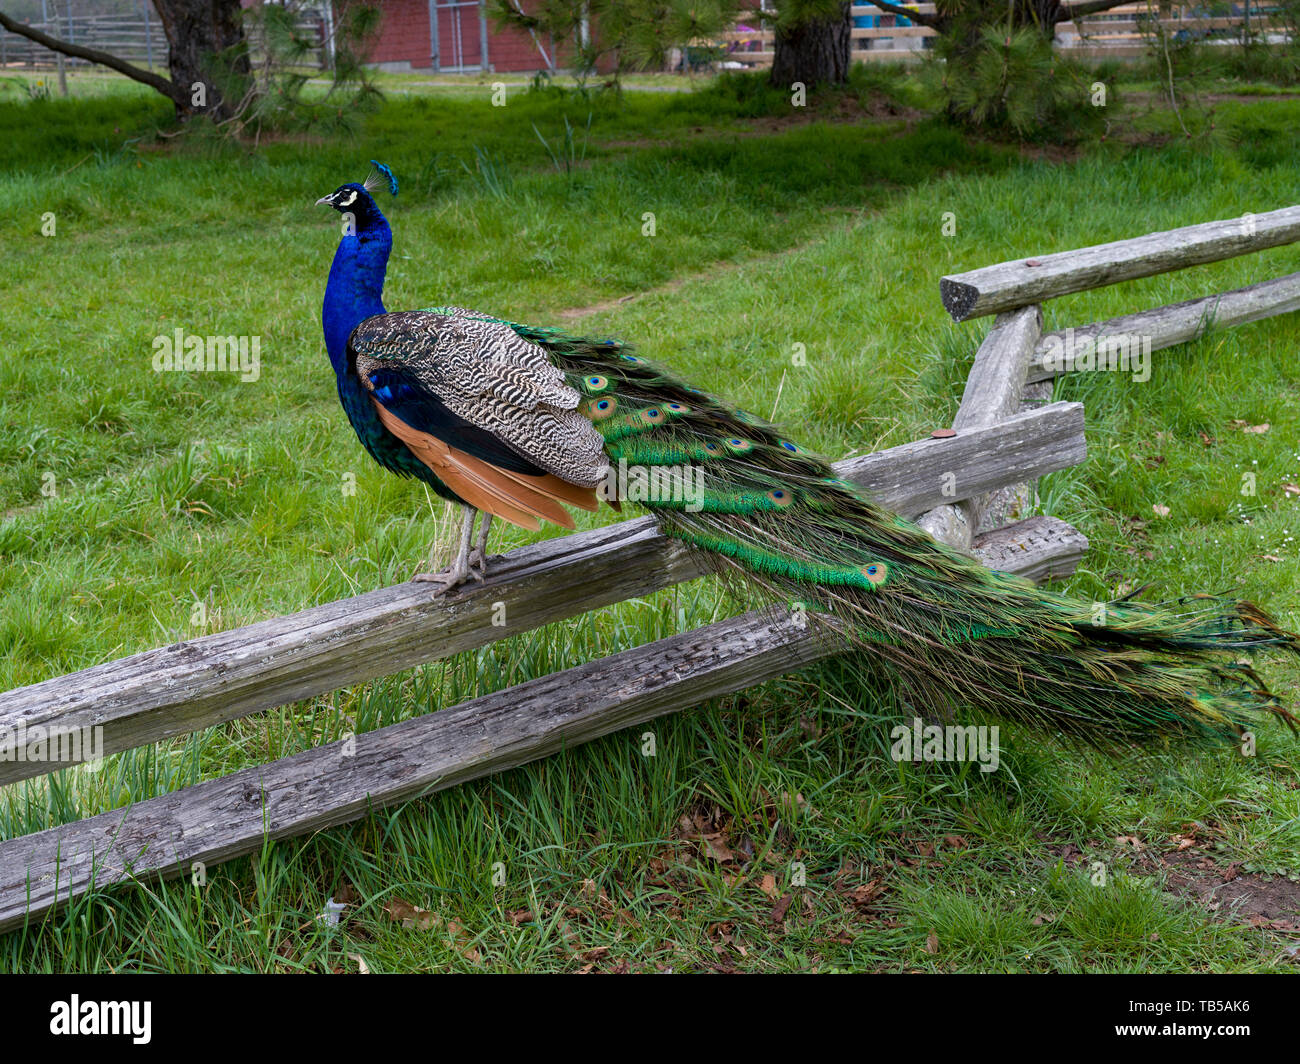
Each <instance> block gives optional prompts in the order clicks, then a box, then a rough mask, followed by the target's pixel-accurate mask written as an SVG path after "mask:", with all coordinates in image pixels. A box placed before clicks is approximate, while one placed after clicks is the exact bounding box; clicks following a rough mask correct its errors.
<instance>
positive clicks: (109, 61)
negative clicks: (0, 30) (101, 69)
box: [0, 11, 189, 107]
mask: <svg viewBox="0 0 1300 1064" xmlns="http://www.w3.org/2000/svg"><path fill="white" fill-rule="evenodd" d="M0 26H2V27H4V28H5V29H6V30H8V31H9V32H10V33H16V34H18V36H20V37H26V38H27V39H28V40H29V41H35V42H36V43H37V44H39V45H41V46H42V47H45V48H48V49H50V51H52V52H62V53H63V54H64V55H70V56H72V57H73V58H74V59H85V60H87V61H89V62H91V63H97V64H98V65H99V66H106V67H108V68H109V69H110V70H116V71H117V72H118V73H119V74H125V75H126V76H127V77H128V78H131V79H132V80H133V81H138V82H141V83H142V84H144V85H148V86H149V87H150V88H151V89H156V90H157V91H158V92H161V93H162V94H163V95H164V96H166V97H167V99H169V100H171V101H172V102H173V103H174V104H176V105H177V106H179V107H188V106H189V97H188V96H187V95H186V94H185V92H184V90H182V89H181V88H180V87H179V86H177V85H176V84H174V83H173V82H170V81H168V80H167V79H166V78H164V77H162V76H160V75H158V74H155V73H154V72H153V71H151V70H145V69H143V68H142V67H138V66H133V65H132V64H130V63H128V62H127V61H126V60H125V59H119V58H118V57H117V56H115V55H113V54H111V53H110V52H101V51H100V50H99V49H98V48H86V47H84V46H82V45H80V44H73V43H71V42H70V41H61V40H59V39H58V38H57V37H51V36H50V35H49V34H48V33H42V32H41V31H40V30H38V29H36V28H35V27H34V26H28V25H27V24H25V23H22V22H16V21H15V20H14V19H12V18H10V17H9V16H8V15H6V14H5V13H4V12H3V11H0Z"/></svg>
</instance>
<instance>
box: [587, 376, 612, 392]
mask: <svg viewBox="0 0 1300 1064" xmlns="http://www.w3.org/2000/svg"><path fill="white" fill-rule="evenodd" d="M582 386H583V388H585V389H586V390H587V391H588V392H589V393H593V394H594V393H596V392H603V391H604V390H605V389H606V388H608V387H609V378H608V377H600V376H593V377H588V378H586V379H585V380H584V381H583V382H582Z"/></svg>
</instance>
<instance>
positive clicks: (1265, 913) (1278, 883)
mask: <svg viewBox="0 0 1300 1064" xmlns="http://www.w3.org/2000/svg"><path fill="white" fill-rule="evenodd" d="M1147 856H1148V857H1149V859H1148V861H1147V862H1146V864H1147V865H1148V866H1149V867H1151V868H1152V870H1153V871H1163V872H1164V875H1165V890H1166V891H1168V892H1169V893H1170V894H1176V895H1177V896H1178V897H1180V898H1184V899H1186V900H1188V901H1194V902H1196V903H1197V904H1198V905H1202V906H1204V907H1205V908H1206V909H1208V910H1209V911H1210V912H1213V913H1216V914H1218V915H1220V916H1222V917H1223V918H1225V919H1232V920H1241V921H1243V922H1244V923H1248V924H1253V925H1254V926H1256V927H1271V928H1273V930H1276V931H1283V932H1290V933H1292V934H1300V883H1295V882H1292V881H1291V880H1289V879H1285V878H1283V877H1282V876H1267V877H1265V876H1260V875H1256V874H1254V873H1250V872H1243V871H1241V868H1240V866H1239V865H1236V864H1230V865H1228V866H1226V867H1224V866H1222V865H1219V864H1216V863H1215V861H1214V859H1213V858H1211V857H1208V856H1206V855H1205V854H1199V853H1191V852H1186V851H1185V852H1183V853H1165V854H1155V855H1147Z"/></svg>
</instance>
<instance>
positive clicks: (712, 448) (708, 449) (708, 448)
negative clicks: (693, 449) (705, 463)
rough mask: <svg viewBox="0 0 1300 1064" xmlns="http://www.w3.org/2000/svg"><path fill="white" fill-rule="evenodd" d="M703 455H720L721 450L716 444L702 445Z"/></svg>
mask: <svg viewBox="0 0 1300 1064" xmlns="http://www.w3.org/2000/svg"><path fill="white" fill-rule="evenodd" d="M704 453H705V454H713V455H717V454H721V453H722V448H721V447H719V446H718V445H717V444H716V443H706V444H705V445H704Z"/></svg>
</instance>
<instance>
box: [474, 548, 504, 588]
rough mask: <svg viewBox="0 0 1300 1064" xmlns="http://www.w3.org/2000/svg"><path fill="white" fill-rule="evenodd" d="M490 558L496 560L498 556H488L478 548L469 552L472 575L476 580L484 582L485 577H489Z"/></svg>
mask: <svg viewBox="0 0 1300 1064" xmlns="http://www.w3.org/2000/svg"><path fill="white" fill-rule="evenodd" d="M489 557H492V558H495V557H497V555H495V554H493V555H488V553H487V552H486V551H483V550H480V549H479V548H478V547H475V548H474V549H473V550H472V551H470V552H469V566H470V575H471V576H473V577H474V579H475V580H482V579H483V577H485V576H487V571H488V559H489Z"/></svg>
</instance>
